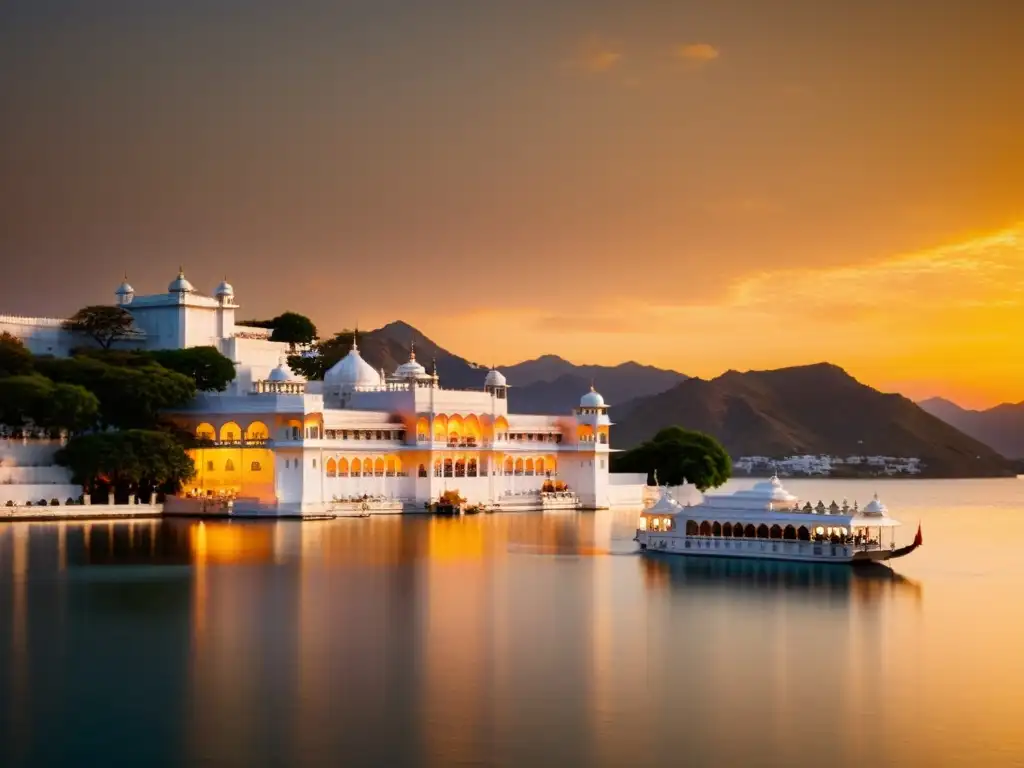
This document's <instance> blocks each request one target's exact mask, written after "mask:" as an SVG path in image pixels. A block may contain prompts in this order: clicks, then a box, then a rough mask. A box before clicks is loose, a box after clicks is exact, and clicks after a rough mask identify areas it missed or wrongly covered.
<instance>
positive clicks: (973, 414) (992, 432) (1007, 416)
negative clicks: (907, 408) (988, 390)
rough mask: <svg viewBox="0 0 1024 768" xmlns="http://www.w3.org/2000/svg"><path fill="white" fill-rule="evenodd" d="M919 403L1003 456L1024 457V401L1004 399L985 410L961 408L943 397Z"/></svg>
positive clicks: (929, 411)
mask: <svg viewBox="0 0 1024 768" xmlns="http://www.w3.org/2000/svg"><path fill="white" fill-rule="evenodd" d="M918 405H920V406H921V408H923V409H924V410H926V411H927V412H928V413H930V414H932V415H933V416H936V417H938V418H940V419H942V420H943V421H944V422H946V423H947V424H950V425H952V426H954V427H956V428H957V429H959V430H960V431H961V432H963V433H964V434H965V435H970V436H971V437H973V438H975V439H976V440H980V441H981V442H983V443H985V445H989V446H992V448H994V449H995V450H997V451H998V452H999V453H1001V454H1002V455H1003V456H1006V457H1007V458H1010V459H1022V458H1024V402H1021V403H1003V404H1002V405H997V406H996V407H995V408H989V409H988V410H984V411H972V410H969V409H967V408H961V407H960V406H959V405H957V404H956V403H954V402H951V401H950V400H946V399H945V398H942V397H933V398H931V399H930V400H923V401H922V402H920V403H918Z"/></svg>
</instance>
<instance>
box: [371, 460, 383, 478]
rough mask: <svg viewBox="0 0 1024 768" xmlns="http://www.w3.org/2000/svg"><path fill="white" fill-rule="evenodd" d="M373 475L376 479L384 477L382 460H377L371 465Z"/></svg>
mask: <svg viewBox="0 0 1024 768" xmlns="http://www.w3.org/2000/svg"><path fill="white" fill-rule="evenodd" d="M373 474H374V475H375V476H376V477H384V459H377V461H375V462H374V464H373Z"/></svg>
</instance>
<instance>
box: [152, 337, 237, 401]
mask: <svg viewBox="0 0 1024 768" xmlns="http://www.w3.org/2000/svg"><path fill="white" fill-rule="evenodd" d="M149 354H150V355H151V356H152V358H153V359H154V360H155V361H156V362H158V363H159V364H160V365H162V366H163V367H164V368H167V369H169V370H172V371H177V372H178V373H183V374H185V375H186V376H188V377H190V378H191V379H192V380H193V381H195V383H196V389H198V390H201V391H204V392H223V391H224V390H225V389H227V388H228V384H230V383H231V382H232V381H234V379H235V364H234V363H233V362H231V360H229V359H228V358H226V357H225V356H224V355H222V354H221V353H220V352H219V351H217V349H216V348H214V347H187V348H186V349H161V350H156V351H154V352H150V353H149Z"/></svg>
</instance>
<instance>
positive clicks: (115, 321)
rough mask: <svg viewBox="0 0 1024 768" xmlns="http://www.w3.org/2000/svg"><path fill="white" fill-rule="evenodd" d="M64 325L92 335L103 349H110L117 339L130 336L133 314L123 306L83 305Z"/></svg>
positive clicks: (70, 329)
mask: <svg viewBox="0 0 1024 768" xmlns="http://www.w3.org/2000/svg"><path fill="white" fill-rule="evenodd" d="M64 327H65V328H66V329H67V330H69V331H78V332H80V333H84V334H86V335H88V336H90V337H92V338H93V339H94V340H95V341H96V343H97V344H99V345H100V346H101V347H102V348H103V349H110V345H111V344H113V343H114V342H115V341H117V340H118V339H123V338H125V337H126V336H128V332H129V330H131V327H132V315H131V312H129V311H128V310H126V309H123V308H122V307H111V306H107V305H104V304H97V305H94V306H89V307H82V309H80V310H78V311H77V312H75V314H74V315H72V316H71V317H70V318H69V319H67V320H65V321H64Z"/></svg>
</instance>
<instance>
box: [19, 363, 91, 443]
mask: <svg viewBox="0 0 1024 768" xmlns="http://www.w3.org/2000/svg"><path fill="white" fill-rule="evenodd" d="M99 405H100V404H99V400H98V399H97V398H96V396H95V395H93V394H92V393H91V392H89V391H88V390H87V389H85V388H84V387H80V386H76V385H74V384H56V383H54V382H53V381H51V380H50V379H48V378H46V377H45V376H37V375H32V376H6V377H2V378H0V423H2V424H6V425H7V426H10V427H24V426H28V425H32V426H36V427H44V428H49V429H64V430H67V431H68V432H71V433H75V432H81V431H82V430H85V429H89V428H91V427H93V426H95V424H96V420H97V417H98V415H99Z"/></svg>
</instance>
